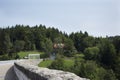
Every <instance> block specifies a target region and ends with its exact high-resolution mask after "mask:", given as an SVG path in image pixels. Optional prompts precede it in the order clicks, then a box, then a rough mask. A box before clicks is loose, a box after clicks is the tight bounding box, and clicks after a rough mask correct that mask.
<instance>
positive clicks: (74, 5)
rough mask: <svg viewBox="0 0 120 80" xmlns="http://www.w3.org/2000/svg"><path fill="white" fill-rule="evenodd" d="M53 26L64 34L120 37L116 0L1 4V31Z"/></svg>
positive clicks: (119, 10) (19, 0)
mask: <svg viewBox="0 0 120 80" xmlns="http://www.w3.org/2000/svg"><path fill="white" fill-rule="evenodd" d="M16 24H24V25H30V26H34V25H39V24H43V25H46V26H47V27H49V26H51V27H52V26H53V27H55V28H58V29H60V30H62V31H65V32H67V33H71V32H77V31H80V30H82V31H87V32H88V33H89V34H90V35H93V36H106V35H108V36H114V35H120V1H119V0H0V27H6V26H12V25H16Z"/></svg>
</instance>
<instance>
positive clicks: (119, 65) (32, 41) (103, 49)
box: [0, 25, 120, 80]
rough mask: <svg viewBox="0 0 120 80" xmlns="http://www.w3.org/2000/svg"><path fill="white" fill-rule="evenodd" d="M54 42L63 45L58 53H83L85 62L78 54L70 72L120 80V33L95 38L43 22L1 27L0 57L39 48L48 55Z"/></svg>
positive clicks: (94, 78) (93, 79)
mask: <svg viewBox="0 0 120 80" xmlns="http://www.w3.org/2000/svg"><path fill="white" fill-rule="evenodd" d="M55 44H63V45H64V46H63V48H58V49H57V50H56V53H58V54H60V55H62V56H66V57H67V58H69V57H76V55H77V54H83V55H84V60H82V61H79V57H76V60H75V64H74V66H73V67H71V70H74V71H71V72H74V73H76V74H77V75H79V76H82V77H87V78H90V79H92V80H117V79H118V80H120V36H112V37H106V38H102V37H93V36H90V35H89V34H88V33H87V32H82V31H80V32H76V33H71V34H69V35H68V34H66V33H65V32H64V33H63V32H61V31H59V30H58V29H55V28H46V26H44V25H36V26H34V27H30V26H24V25H16V26H12V27H7V28H1V29H0V60H6V59H17V58H19V56H18V55H17V52H20V51H40V52H45V53H46V55H47V56H49V54H50V53H52V52H53V51H54V45H55ZM60 47H61V46H60Z"/></svg>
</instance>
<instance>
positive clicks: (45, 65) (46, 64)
mask: <svg viewBox="0 0 120 80" xmlns="http://www.w3.org/2000/svg"><path fill="white" fill-rule="evenodd" d="M52 62H53V60H45V61H42V62H41V63H39V64H38V66H39V67H48V66H50V65H51V63H52Z"/></svg>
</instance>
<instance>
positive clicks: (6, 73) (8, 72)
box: [0, 60, 18, 80]
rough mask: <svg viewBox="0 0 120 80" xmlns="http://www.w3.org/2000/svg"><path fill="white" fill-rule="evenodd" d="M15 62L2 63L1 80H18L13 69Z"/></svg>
mask: <svg viewBox="0 0 120 80" xmlns="http://www.w3.org/2000/svg"><path fill="white" fill-rule="evenodd" d="M15 61H16V60H10V61H0V80H18V79H17V76H16V74H15V72H14V68H13V65H14V62H15Z"/></svg>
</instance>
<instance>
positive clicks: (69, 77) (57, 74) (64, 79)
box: [14, 62, 88, 80]
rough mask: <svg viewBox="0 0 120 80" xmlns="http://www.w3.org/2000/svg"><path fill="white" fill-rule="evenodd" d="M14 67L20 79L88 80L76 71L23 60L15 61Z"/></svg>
mask: <svg viewBox="0 0 120 80" xmlns="http://www.w3.org/2000/svg"><path fill="white" fill-rule="evenodd" d="M14 69H15V72H16V74H18V78H19V77H20V80H88V79H85V78H80V77H79V76H77V75H75V74H74V73H70V72H65V71H61V70H52V69H48V68H41V67H37V66H34V65H30V64H26V63H23V62H15V63H14Z"/></svg>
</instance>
